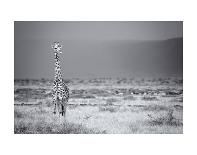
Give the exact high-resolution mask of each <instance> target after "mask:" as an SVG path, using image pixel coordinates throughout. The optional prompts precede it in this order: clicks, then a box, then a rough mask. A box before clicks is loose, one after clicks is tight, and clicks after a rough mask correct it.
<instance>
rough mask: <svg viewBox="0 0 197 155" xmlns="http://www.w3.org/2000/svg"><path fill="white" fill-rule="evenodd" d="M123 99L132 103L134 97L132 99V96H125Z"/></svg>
mask: <svg viewBox="0 0 197 155" xmlns="http://www.w3.org/2000/svg"><path fill="white" fill-rule="evenodd" d="M123 99H124V100H132V101H134V100H135V97H133V96H125V97H124V98H123Z"/></svg>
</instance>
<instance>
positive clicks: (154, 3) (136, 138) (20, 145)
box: [0, 0, 197, 155]
mask: <svg viewBox="0 0 197 155" xmlns="http://www.w3.org/2000/svg"><path fill="white" fill-rule="evenodd" d="M195 10H196V5H195V1H186V2H183V1H181V0H173V1H172V0H165V1H158V0H136V1H131V0H119V1H116V0H97V1H95V0H83V1H82V0H81V1H80V0H70V1H68V0H64V1H63V0H62V1H58V0H56V1H50V0H43V1H41V0H34V1H25V0H18V1H9V0H8V1H4V2H1V12H0V14H1V15H0V16H1V28H0V31H1V33H0V34H1V36H0V37H1V47H2V49H1V61H0V62H1V75H0V78H1V79H0V81H1V85H0V86H1V89H0V90H1V93H0V94H1V103H0V104H1V112H0V121H1V123H0V125H1V128H0V134H1V136H0V142H1V144H0V146H1V149H0V152H1V154H15V155H16V154H20V155H23V154H32V155H37V154H43V155H44V154H47V155H48V154H99V155H101V154H108V155H109V154H112V155H113V154H157V155H158V154H160V155H162V154H164V155H167V154H179V155H180V154H197V151H196V138H197V136H196V131H197V126H196V122H197V121H196V118H197V117H196V109H197V107H196V106H197V102H196V98H195V97H196V88H197V87H196V79H197V77H196V67H195V66H197V64H196V51H197V50H196V37H197V33H196V32H197V31H196V30H197V23H196V15H195V14H197V13H196V11H195ZM14 20H15V21H17V20H28V21H29V20H37V21H42V20H45V21H48V20H49V21H53V20H55V21H59V20H61V21H68V20H94V21H95V20H96V21H97V20H99V21H100V20H101V21H108V20H110V21H114V20H115V21H119V20H121V21H124V20H127V21H128V20H129V21H141V20H143V21H144V20H151V21H152V20H159V21H161V20H168V21H169V20H170V21H171V20H172V21H174V20H176V21H178V20H181V21H184V134H181V135H14V134H13V123H14V120H13V118H14V115H13V99H14V96H13V90H14V85H13V83H14V82H13V79H14Z"/></svg>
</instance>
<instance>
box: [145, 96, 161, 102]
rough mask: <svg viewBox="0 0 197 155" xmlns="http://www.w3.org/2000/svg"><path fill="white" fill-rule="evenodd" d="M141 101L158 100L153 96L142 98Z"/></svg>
mask: <svg viewBox="0 0 197 155" xmlns="http://www.w3.org/2000/svg"><path fill="white" fill-rule="evenodd" d="M142 100H145V101H156V100H158V99H157V98H156V97H154V96H144V97H143V98H142Z"/></svg>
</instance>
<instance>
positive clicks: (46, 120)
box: [14, 77, 183, 134]
mask: <svg viewBox="0 0 197 155" xmlns="http://www.w3.org/2000/svg"><path fill="white" fill-rule="evenodd" d="M52 82H53V81H52V80H47V79H41V80H32V79H23V80H22V79H18V80H17V79H15V81H14V84H15V85H14V104H15V106H14V132H15V133H82V134H83V133H87V134H89V133H91V134H94V133H98V134H99V133H115V134H119V133H121V134H122V133H124V134H130V133H142V134H144V133H151V134H159V133H167V134H170V133H173V134H181V133H183V80H182V78H177V77H176V78H175V77H168V78H95V79H79V78H75V79H70V80H66V81H65V82H66V83H67V84H68V86H69V88H70V99H69V102H68V106H67V112H66V120H64V119H62V118H61V117H60V118H59V116H58V115H54V114H53V105H52V98H51V90H52Z"/></svg>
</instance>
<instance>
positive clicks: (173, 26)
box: [14, 22, 183, 78]
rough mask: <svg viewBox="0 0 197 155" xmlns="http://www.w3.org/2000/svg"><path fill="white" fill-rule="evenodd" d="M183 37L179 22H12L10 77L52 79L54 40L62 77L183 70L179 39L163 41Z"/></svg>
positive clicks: (180, 71)
mask: <svg viewBox="0 0 197 155" xmlns="http://www.w3.org/2000/svg"><path fill="white" fill-rule="evenodd" d="M182 36H183V23H182V22H15V24H14V45H15V46H14V59H15V61H14V65H15V66H14V76H15V78H53V76H54V59H53V50H52V48H51V44H52V43H53V42H54V41H59V42H60V43H61V44H62V45H63V49H62V51H63V53H62V55H61V65H62V67H61V68H62V74H63V77H64V78H70V77H97V76H101V77H103V76H132V75H133V76H135V75H148V74H151V75H164V74H166V75H173V74H182V63H183V62H182V42H180V41H177V40H171V41H169V42H166V41H163V40H166V39H170V38H181V37H182ZM166 58H167V59H166ZM156 66H158V67H156Z"/></svg>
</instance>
